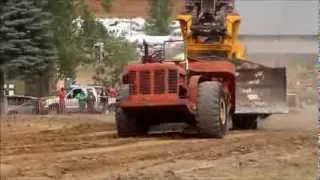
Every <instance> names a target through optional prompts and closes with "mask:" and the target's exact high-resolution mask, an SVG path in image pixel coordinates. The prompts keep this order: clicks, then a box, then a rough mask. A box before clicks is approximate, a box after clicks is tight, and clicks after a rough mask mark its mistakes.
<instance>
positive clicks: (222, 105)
mask: <svg viewBox="0 0 320 180" xmlns="http://www.w3.org/2000/svg"><path fill="white" fill-rule="evenodd" d="M219 119H220V121H221V124H223V125H225V124H226V120H227V118H226V104H225V102H224V100H220V117H219Z"/></svg>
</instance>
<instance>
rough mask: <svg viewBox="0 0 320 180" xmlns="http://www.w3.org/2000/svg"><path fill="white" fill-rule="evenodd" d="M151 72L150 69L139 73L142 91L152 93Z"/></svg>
mask: <svg viewBox="0 0 320 180" xmlns="http://www.w3.org/2000/svg"><path fill="white" fill-rule="evenodd" d="M150 76H151V73H150V71H141V72H140V73H139V82H140V89H139V90H140V93H141V94H150V93H151V77H150Z"/></svg>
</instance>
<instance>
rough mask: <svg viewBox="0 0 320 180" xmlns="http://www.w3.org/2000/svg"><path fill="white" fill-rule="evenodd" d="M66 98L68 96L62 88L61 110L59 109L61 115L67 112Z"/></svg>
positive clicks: (60, 95) (60, 94)
mask: <svg viewBox="0 0 320 180" xmlns="http://www.w3.org/2000/svg"><path fill="white" fill-rule="evenodd" d="M65 96H66V92H65V89H64V88H61V89H60V92H59V108H58V112H59V113H64V112H65V107H66V101H65Z"/></svg>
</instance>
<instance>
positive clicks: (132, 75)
mask: <svg viewBox="0 0 320 180" xmlns="http://www.w3.org/2000/svg"><path fill="white" fill-rule="evenodd" d="M129 82H130V83H129V89H130V94H132V95H134V94H137V72H136V71H130V72H129Z"/></svg>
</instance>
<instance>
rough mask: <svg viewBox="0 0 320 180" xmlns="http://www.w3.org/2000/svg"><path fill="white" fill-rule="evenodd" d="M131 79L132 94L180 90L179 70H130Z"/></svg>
mask: <svg viewBox="0 0 320 180" xmlns="http://www.w3.org/2000/svg"><path fill="white" fill-rule="evenodd" d="M137 78H138V79H137ZM129 81H130V94H131V95H136V94H143V95H146V94H165V93H170V94H175V93H177V92H178V72H177V70H164V69H163V70H154V71H130V72H129Z"/></svg>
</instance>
